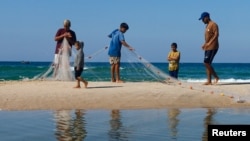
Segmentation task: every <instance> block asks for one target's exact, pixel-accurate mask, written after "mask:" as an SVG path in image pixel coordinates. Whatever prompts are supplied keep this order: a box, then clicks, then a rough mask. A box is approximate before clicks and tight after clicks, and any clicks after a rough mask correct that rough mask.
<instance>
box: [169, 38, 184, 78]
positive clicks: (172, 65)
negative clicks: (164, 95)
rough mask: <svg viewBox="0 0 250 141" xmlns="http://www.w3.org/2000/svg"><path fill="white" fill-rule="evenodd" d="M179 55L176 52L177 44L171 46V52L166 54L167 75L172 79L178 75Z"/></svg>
mask: <svg viewBox="0 0 250 141" xmlns="http://www.w3.org/2000/svg"><path fill="white" fill-rule="evenodd" d="M180 56H181V53H180V52H179V51H178V50H177V44H176V43H172V44H171V51H170V52H169V53H168V58H167V60H168V61H169V64H168V71H169V75H170V76H171V77H173V78H176V79H177V78H178V73H179V61H180Z"/></svg>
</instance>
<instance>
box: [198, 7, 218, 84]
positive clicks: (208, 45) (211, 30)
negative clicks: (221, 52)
mask: <svg viewBox="0 0 250 141" xmlns="http://www.w3.org/2000/svg"><path fill="white" fill-rule="evenodd" d="M199 20H202V22H203V23H204V24H206V29H205V43H204V44H203V45H202V49H203V50H204V51H205V54H204V55H205V56H204V65H205V67H206V73H207V82H206V83H204V85H212V80H211V79H212V78H211V77H212V75H213V76H214V78H215V81H214V84H216V83H217V82H218V81H219V77H218V75H217V74H216V72H215V70H214V68H213V66H212V61H213V59H214V56H215V55H216V53H217V51H218V49H219V40H218V38H219V27H218V25H217V24H216V23H215V22H214V21H212V20H211V19H210V15H209V13H208V12H203V13H202V14H201V17H200V18H199Z"/></svg>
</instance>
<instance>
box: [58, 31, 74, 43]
mask: <svg viewBox="0 0 250 141" xmlns="http://www.w3.org/2000/svg"><path fill="white" fill-rule="evenodd" d="M64 37H66V38H71V37H72V35H71V34H70V32H65V33H63V34H58V35H56V36H55V41H59V40H62V39H63V38H64Z"/></svg>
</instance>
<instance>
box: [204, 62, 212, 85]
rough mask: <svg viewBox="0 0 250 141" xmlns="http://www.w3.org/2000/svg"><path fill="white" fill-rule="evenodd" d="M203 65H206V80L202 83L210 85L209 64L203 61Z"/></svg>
mask: <svg viewBox="0 0 250 141" xmlns="http://www.w3.org/2000/svg"><path fill="white" fill-rule="evenodd" d="M204 65H205V67H206V73H207V82H206V83H204V85H211V84H212V82H211V66H210V64H208V63H204Z"/></svg>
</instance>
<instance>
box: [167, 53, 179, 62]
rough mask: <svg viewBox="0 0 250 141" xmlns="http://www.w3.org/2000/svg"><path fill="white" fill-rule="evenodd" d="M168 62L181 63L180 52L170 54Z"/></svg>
mask: <svg viewBox="0 0 250 141" xmlns="http://www.w3.org/2000/svg"><path fill="white" fill-rule="evenodd" d="M167 60H168V61H179V60H180V52H172V53H171V52H170V53H169V54H168V58H167Z"/></svg>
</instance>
